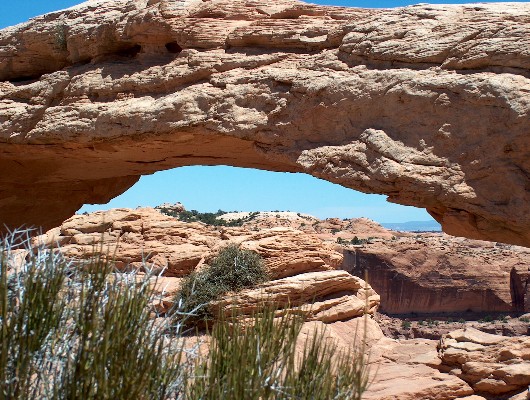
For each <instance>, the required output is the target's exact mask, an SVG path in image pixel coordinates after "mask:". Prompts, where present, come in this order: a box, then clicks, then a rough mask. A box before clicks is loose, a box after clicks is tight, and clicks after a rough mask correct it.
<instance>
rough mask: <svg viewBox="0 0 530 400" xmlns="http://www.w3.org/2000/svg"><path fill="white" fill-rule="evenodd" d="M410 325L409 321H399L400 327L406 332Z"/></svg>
mask: <svg viewBox="0 0 530 400" xmlns="http://www.w3.org/2000/svg"><path fill="white" fill-rule="evenodd" d="M411 325H412V324H411V322H410V321H407V320H403V321H401V327H402V328H403V329H407V330H408V329H410V327H411Z"/></svg>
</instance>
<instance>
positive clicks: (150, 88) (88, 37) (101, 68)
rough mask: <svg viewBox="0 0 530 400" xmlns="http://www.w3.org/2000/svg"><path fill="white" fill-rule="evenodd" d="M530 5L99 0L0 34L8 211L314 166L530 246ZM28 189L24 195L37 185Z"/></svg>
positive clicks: (16, 214) (23, 212)
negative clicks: (181, 181)
mask: <svg viewBox="0 0 530 400" xmlns="http://www.w3.org/2000/svg"><path fill="white" fill-rule="evenodd" d="M529 16H530V6H529V5H528V4H525V3H513V4H481V5H458V6H457V5H443V6H431V5H421V6H413V7H407V8H400V9H393V10H370V9H354V8H351V9H348V8H336V7H322V6H315V5H309V4H304V3H300V2H298V1H295V0H281V1H274V2H266V1H259V0H256V1H250V2H249V1H243V0H210V1H198V0H177V1H174V0H149V1H147V0H115V1H111V2H109V1H102V0H91V1H88V2H86V3H84V4H81V5H79V6H76V7H73V8H70V9H68V10H65V11H62V12H56V13H52V14H48V15H46V16H43V17H38V18H36V19H34V20H32V21H30V22H28V23H26V24H22V25H18V26H15V27H11V28H7V29H4V30H2V31H0V128H1V129H0V132H1V133H0V166H1V168H2V170H3V171H9V173H6V174H2V176H1V177H0V222H2V224H1V225H2V226H4V224H6V225H7V226H8V227H17V226H19V225H21V224H24V223H27V224H30V225H37V226H40V225H42V226H45V227H47V228H49V227H51V226H55V225H58V224H59V223H60V222H61V221H62V220H64V219H65V218H67V217H69V216H71V215H72V214H73V213H74V212H75V210H76V209H78V208H79V207H80V206H81V205H82V204H83V203H94V202H105V201H107V200H109V199H110V198H112V197H114V196H116V195H118V194H119V193H122V192H123V191H125V190H126V189H127V188H128V187H130V186H131V185H132V184H133V183H134V182H136V181H137V179H138V177H139V176H140V175H142V174H149V173H152V172H154V171H157V170H161V169H167V168H173V167H178V166H183V165H197V164H201V165H216V164H227V165H234V166H245V167H254V168H262V169H269V170H275V171H291V172H305V173H309V174H312V175H314V176H317V177H319V178H322V179H326V180H329V181H332V182H336V183H339V184H342V185H344V186H347V187H350V188H353V189H356V190H360V191H363V192H367V193H382V194H386V195H388V196H389V200H390V201H393V202H398V203H401V204H407V205H413V206H417V207H424V208H426V209H427V210H428V211H429V212H430V213H431V214H432V215H433V216H434V217H435V218H436V219H437V220H438V221H439V222H440V223H441V224H442V226H443V229H444V230H445V231H446V232H448V233H451V234H455V235H463V236H468V237H472V238H480V239H486V240H496V241H503V242H510V243H515V244H522V245H530V229H529V228H530V198H529V196H530V195H529V193H530V191H528V186H529V180H528V176H529V174H530V164H529V163H530V158H529V157H528V154H529V143H528V129H529V123H528V122H529V109H530V105H529V104H530V95H529V93H530V81H529V76H530V75H529V74H530V72H529V69H530V53H529V50H528V49H530V43H529V40H530V39H529V38H530V24H529V22H528V18H529ZM29 193H31V195H29Z"/></svg>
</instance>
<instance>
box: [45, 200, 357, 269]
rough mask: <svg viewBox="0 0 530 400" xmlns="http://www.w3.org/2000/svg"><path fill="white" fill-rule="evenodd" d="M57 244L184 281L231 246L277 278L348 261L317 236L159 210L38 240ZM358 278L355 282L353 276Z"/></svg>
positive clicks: (75, 222)
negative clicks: (216, 223)
mask: <svg viewBox="0 0 530 400" xmlns="http://www.w3.org/2000/svg"><path fill="white" fill-rule="evenodd" d="M35 242H36V243H42V244H47V245H53V244H55V243H57V244H58V245H60V247H61V252H62V253H63V254H64V255H65V256H67V257H69V258H73V259H75V258H81V259H82V258H86V257H90V256H92V255H93V254H94V253H99V252H101V251H103V252H104V253H105V254H109V255H110V256H111V257H112V258H113V259H114V261H115V262H116V266H117V267H118V268H120V269H121V268H142V267H143V266H144V265H145V264H147V265H149V266H150V267H152V268H153V269H154V270H159V271H161V270H162V269H164V270H165V271H164V275H165V276H174V277H184V276H186V275H188V274H189V273H190V272H191V271H193V270H195V269H197V268H200V266H201V265H202V264H204V263H205V262H208V260H210V259H211V258H212V257H213V256H215V255H216V253H217V252H218V251H219V250H220V249H221V248H223V247H225V246H226V245H228V244H229V243H237V244H240V245H241V247H242V248H244V249H248V250H254V251H256V252H257V253H258V254H259V255H260V256H262V257H263V259H264V261H265V264H266V266H267V268H268V269H269V271H270V274H271V276H272V278H274V279H279V278H284V277H287V276H292V275H296V274H300V273H304V272H315V271H329V270H333V269H336V268H338V267H339V266H340V265H341V263H342V259H343V258H342V254H340V253H339V252H337V251H335V250H334V246H333V245H331V244H328V243H324V242H323V241H322V240H320V239H318V238H317V237H315V236H314V235H309V234H306V233H304V232H301V231H296V230H292V229H287V228H281V227H280V228H272V229H264V230H261V231H260V232H254V231H249V230H246V229H242V228H217V227H213V226H209V225H205V224H202V223H199V222H194V223H186V222H182V221H179V220H177V219H175V218H173V217H169V216H166V215H163V214H160V213H159V212H158V211H156V210H155V209H153V208H139V209H136V210H131V209H125V208H123V209H114V210H110V211H104V212H101V211H100V212H95V213H91V214H88V215H75V216H73V217H72V218H69V219H68V220H66V221H64V222H63V223H62V224H61V226H59V227H57V228H54V229H51V230H50V231H48V232H46V233H45V234H44V235H41V236H39V237H37V238H36V239H35ZM352 279H355V278H353V277H352Z"/></svg>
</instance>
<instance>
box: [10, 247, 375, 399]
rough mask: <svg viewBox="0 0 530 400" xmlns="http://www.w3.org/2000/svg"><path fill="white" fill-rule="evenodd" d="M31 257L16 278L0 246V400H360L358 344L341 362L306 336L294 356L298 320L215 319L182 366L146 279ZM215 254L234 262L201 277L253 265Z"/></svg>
mask: <svg viewBox="0 0 530 400" xmlns="http://www.w3.org/2000/svg"><path fill="white" fill-rule="evenodd" d="M24 241H25V243H26V244H28V243H29V241H30V239H29V237H26V238H25V239H24ZM28 250H29V251H28V253H27V256H26V258H25V261H23V262H22V265H19V266H17V267H16V270H15V269H14V268H13V266H12V260H13V257H14V255H15V252H14V251H12V244H11V243H10V242H9V241H8V242H4V243H3V247H2V246H0V318H1V321H0V322H1V325H0V399H1V400H4V399H10V400H22V399H24V400H37V399H53V400H63V399H64V400H66V399H68V400H70V399H72V400H82V399H83V400H84V399H96V400H98V399H113V400H128V399H142V400H147V399H159V400H166V399H167V400H169V399H175V400H176V399H178V400H199V399H201V400H202V399H204V400H209V399H211V400H213V399H216V400H217V399H250V400H252V399H256V400H257V399H260V400H267V399H285V400H287V399H293V400H294V399H314V400H324V399H344V400H360V399H361V395H362V393H363V392H364V391H365V390H366V387H367V385H368V377H369V374H368V372H369V371H368V369H367V367H366V365H367V363H366V359H365V356H364V351H363V350H364V348H363V347H362V346H361V347H360V349H357V348H356V349H352V351H351V352H350V353H341V352H338V351H337V348H336V347H335V345H333V344H332V343H330V342H329V341H328V340H327V339H325V338H324V336H323V332H315V334H314V335H310V339H308V340H307V341H306V342H305V345H304V346H303V347H302V351H301V353H297V352H296V349H295V347H296V346H295V344H296V343H297V338H298V335H299V332H300V329H301V326H302V323H303V316H302V315H300V313H298V314H295V313H292V314H289V313H287V314H286V315H284V316H283V317H281V318H279V319H276V318H274V316H275V315H274V311H273V310H272V309H265V311H264V312H262V313H260V314H259V315H255V317H254V321H253V323H250V324H249V322H248V321H238V320H237V319H236V320H235V321H234V320H230V322H228V321H227V320H225V319H223V317H222V316H221V321H220V322H219V323H216V324H215V325H214V327H213V330H212V339H211V344H210V351H209V352H208V355H207V356H199V355H197V354H196V353H195V352H194V351H193V348H191V349H187V350H186V353H185V354H186V357H183V355H184V350H183V347H182V337H181V336H180V330H179V329H178V327H176V328H175V327H174V326H173V327H172V326H171V325H170V324H169V322H171V321H170V319H169V318H167V319H164V320H163V321H160V319H155V318H153V316H152V315H151V306H150V304H151V303H152V301H154V300H156V298H155V297H154V293H153V289H152V287H153V285H152V283H153V282H152V281H151V280H150V278H151V277H150V276H148V275H147V276H144V277H143V278H142V277H140V276H137V275H134V274H123V273H118V272H116V271H115V270H114V268H113V266H112V264H110V263H108V262H104V261H102V258H98V257H95V258H92V259H90V260H89V261H86V262H84V263H83V264H82V265H79V264H73V263H72V262H70V261H68V260H65V259H64V258H62V257H61V256H60V255H58V254H57V253H56V252H52V251H50V250H47V249H43V248H40V249H36V250H35V251H33V249H29V248H28ZM236 250H237V249H236ZM224 252H226V253H227V254H228V253H232V254H233V253H235V254H237V255H238V256H237V257H235V258H231V257H228V255H227V254H225V255H224V256H223V257H218V259H216V260H217V261H216V262H214V263H212V266H211V267H210V268H212V267H214V268H221V267H222V266H225V267H226V266H227V264H226V263H227V261H226V260H227V259H228V260H232V263H231V264H229V266H230V267H234V270H237V268H236V265H238V264H239V263H244V262H247V261H248V260H253V261H255V257H254V256H253V255H252V254H250V255H249V254H247V253H243V255H241V252H240V251H239V250H238V251H235V249H230V248H229V249H225V250H224V251H223V252H222V253H223V254H224ZM220 256H221V255H220ZM234 260H235V261H234ZM251 269H252V268H251ZM230 276H231V278H230V279H228V280H227V282H232V279H236V277H239V278H241V279H242V280H243V281H244V280H245V279H246V278H245V276H246V275H245V274H242V273H241V271H239V272H233V273H232V274H230ZM239 278H238V279H239ZM247 278H248V276H247ZM179 343H181V344H179Z"/></svg>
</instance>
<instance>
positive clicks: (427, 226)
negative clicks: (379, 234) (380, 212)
mask: <svg viewBox="0 0 530 400" xmlns="http://www.w3.org/2000/svg"><path fill="white" fill-rule="evenodd" d="M381 225H382V226H384V227H385V228H387V229H392V230H394V231H404V232H441V231H442V226H441V225H440V224H439V223H438V222H436V221H407V222H383V223H381Z"/></svg>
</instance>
